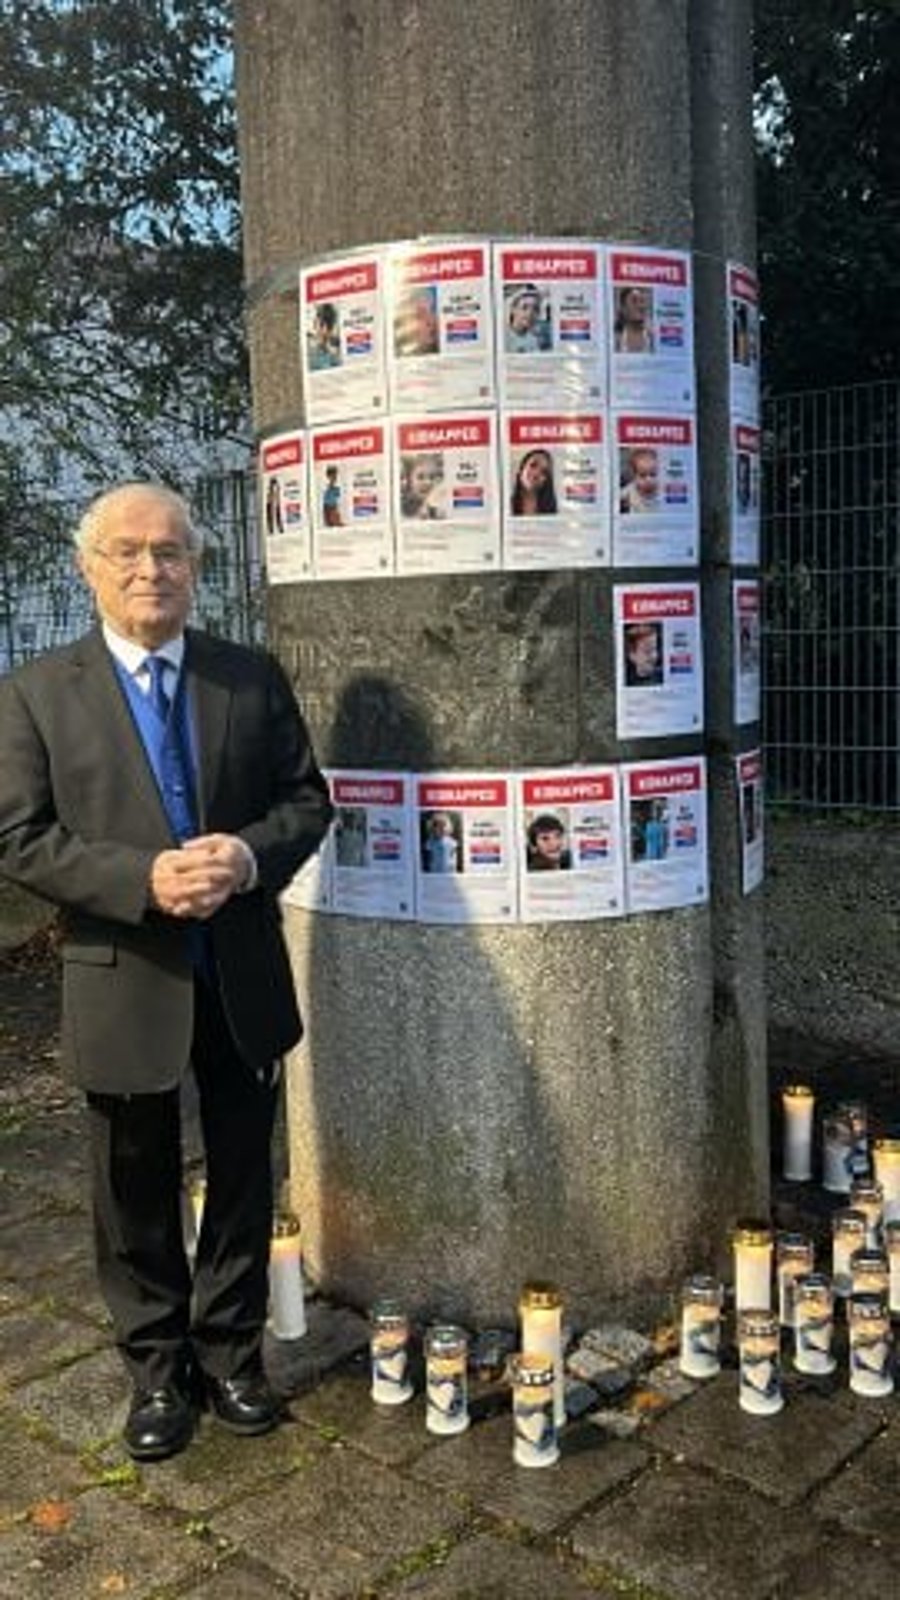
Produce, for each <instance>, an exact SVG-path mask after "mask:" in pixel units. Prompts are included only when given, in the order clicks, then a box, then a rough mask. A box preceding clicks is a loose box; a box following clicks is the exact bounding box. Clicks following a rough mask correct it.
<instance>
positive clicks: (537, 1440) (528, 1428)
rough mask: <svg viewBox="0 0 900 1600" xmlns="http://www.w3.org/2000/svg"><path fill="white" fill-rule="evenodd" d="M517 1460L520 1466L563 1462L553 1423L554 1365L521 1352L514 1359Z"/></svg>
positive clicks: (544, 1358) (514, 1446)
mask: <svg viewBox="0 0 900 1600" xmlns="http://www.w3.org/2000/svg"><path fill="white" fill-rule="evenodd" d="M511 1367H512V1385H513V1428H514V1442H513V1460H514V1461H515V1463H516V1465H517V1466H519V1467H551V1466H552V1465H553V1463H554V1462H555V1461H558V1460H559V1444H558V1442H557V1437H556V1424H555V1422H554V1420H553V1417H554V1405H553V1380H554V1367H553V1362H552V1360H550V1359H549V1358H548V1357H547V1356H545V1355H537V1354H528V1353H526V1352H525V1351H521V1352H520V1353H519V1354H518V1355H515V1356H513V1358H512V1363H511Z"/></svg>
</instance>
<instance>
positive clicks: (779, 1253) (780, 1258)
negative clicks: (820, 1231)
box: [775, 1233, 814, 1328]
mask: <svg viewBox="0 0 900 1600" xmlns="http://www.w3.org/2000/svg"><path fill="white" fill-rule="evenodd" d="M813 1264H814V1263H813V1247H812V1243H811V1241H810V1240H809V1239H805V1238H804V1236H803V1234H802V1233H782V1234H779V1236H778V1239H777V1240H776V1243H775V1271H776V1276H777V1278H778V1320H779V1322H780V1323H781V1326H782V1327H783V1328H793V1326H794V1285H795V1283H796V1281H797V1279H798V1278H802V1277H804V1276H805V1275H806V1273H808V1272H812V1269H813Z"/></svg>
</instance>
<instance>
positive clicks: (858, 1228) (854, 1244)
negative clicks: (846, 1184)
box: [831, 1210, 866, 1300]
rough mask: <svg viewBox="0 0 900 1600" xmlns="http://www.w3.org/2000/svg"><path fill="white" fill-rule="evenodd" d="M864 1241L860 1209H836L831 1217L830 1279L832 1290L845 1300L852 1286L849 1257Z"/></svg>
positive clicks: (863, 1218)
mask: <svg viewBox="0 0 900 1600" xmlns="http://www.w3.org/2000/svg"><path fill="white" fill-rule="evenodd" d="M865 1242H866V1219H865V1217H864V1216H863V1214H862V1212H861V1211H850V1210H845V1211H836V1212H835V1213H834V1216H833V1217H832V1219H831V1280H832V1283H833V1284H834V1292H835V1294H836V1295H838V1296H839V1298H840V1299H842V1300H846V1298H847V1297H848V1295H849V1294H850V1290H851V1287H852V1284H851V1277H850V1259H851V1257H852V1255H853V1253H854V1251H856V1250H861V1249H862V1248H863V1246H864V1245H865Z"/></svg>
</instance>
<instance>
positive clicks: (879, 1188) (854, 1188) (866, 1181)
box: [850, 1178, 884, 1206]
mask: <svg viewBox="0 0 900 1600" xmlns="http://www.w3.org/2000/svg"><path fill="white" fill-rule="evenodd" d="M883 1199H884V1184H883V1183H879V1182H878V1179H877V1178H854V1179H853V1182H852V1183H851V1185H850V1204H851V1206H852V1205H853V1204H854V1202H855V1201H857V1200H883Z"/></svg>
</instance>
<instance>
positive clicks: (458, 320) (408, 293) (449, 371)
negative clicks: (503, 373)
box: [387, 239, 495, 412]
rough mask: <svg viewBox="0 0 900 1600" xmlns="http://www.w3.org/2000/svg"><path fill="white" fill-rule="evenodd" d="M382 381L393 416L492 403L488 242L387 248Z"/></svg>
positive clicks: (466, 240) (442, 243)
mask: <svg viewBox="0 0 900 1600" xmlns="http://www.w3.org/2000/svg"><path fill="white" fill-rule="evenodd" d="M387 261H388V317H387V321H388V340H387V344H388V381H389V393H390V402H391V409H392V410H393V411H439V412H440V411H446V410H451V409H453V408H454V407H457V406H458V407H473V406H486V405H491V404H492V403H493V401H494V399H495V389H494V325H493V306H492V299H491V258H490V244H489V241H488V240H486V239H459V240H456V241H452V242H449V243H448V242H440V243H438V242H434V243H430V242H428V241H427V240H421V241H417V242H416V241H411V242H410V241H408V242H405V243H402V244H394V245H391V246H390V247H389V249H388V256H387Z"/></svg>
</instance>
